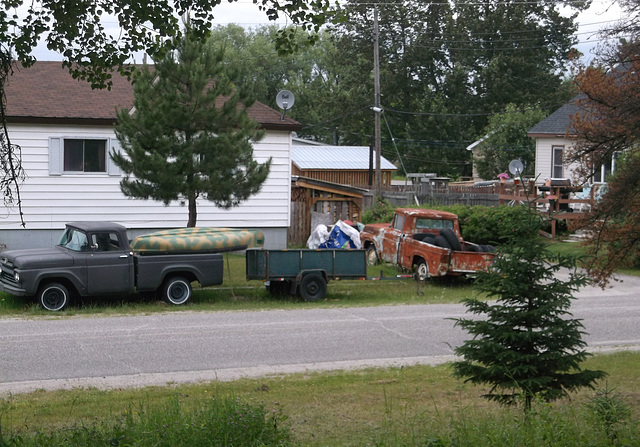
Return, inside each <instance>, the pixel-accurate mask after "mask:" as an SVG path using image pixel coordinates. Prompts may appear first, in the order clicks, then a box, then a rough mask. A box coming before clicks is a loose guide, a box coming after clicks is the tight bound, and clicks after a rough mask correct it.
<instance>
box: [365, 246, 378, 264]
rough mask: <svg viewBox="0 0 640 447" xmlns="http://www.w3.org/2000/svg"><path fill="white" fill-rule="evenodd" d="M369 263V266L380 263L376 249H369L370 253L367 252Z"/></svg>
mask: <svg viewBox="0 0 640 447" xmlns="http://www.w3.org/2000/svg"><path fill="white" fill-rule="evenodd" d="M367 261H368V262H369V265H376V264H377V263H378V254H377V253H376V251H375V249H373V248H370V249H369V251H368V252H367Z"/></svg>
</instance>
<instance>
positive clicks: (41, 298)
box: [38, 282, 69, 312]
mask: <svg viewBox="0 0 640 447" xmlns="http://www.w3.org/2000/svg"><path fill="white" fill-rule="evenodd" d="M38 304H39V305H40V306H41V307H43V308H44V309H46V310H50V311H52V312H56V311H59V310H63V309H64V308H65V307H67V305H68V304H69V291H68V290H67V288H66V287H65V286H63V285H62V284H60V283H57V282H52V283H49V284H45V285H44V286H42V287H40V289H39V290H38Z"/></svg>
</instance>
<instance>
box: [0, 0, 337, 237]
mask: <svg viewBox="0 0 640 447" xmlns="http://www.w3.org/2000/svg"><path fill="white" fill-rule="evenodd" d="M230 1H234V0H230ZM220 3H221V0H153V1H151V2H139V1H137V0H133V1H132V0H117V1H113V0H81V1H56V0H39V1H32V2H25V1H23V0H1V1H0V103H1V104H3V105H4V103H5V100H6V98H5V93H4V85H5V82H6V81H7V78H8V76H9V75H10V74H11V73H12V69H13V67H12V64H13V62H14V58H15V59H17V60H18V61H19V62H21V63H22V64H23V65H25V66H28V65H30V64H32V63H33V62H34V61H35V57H34V56H33V51H34V49H35V47H36V45H38V44H39V42H40V41H41V40H44V41H45V42H46V46H47V48H48V49H49V50H53V51H57V52H59V53H60V54H61V55H62V56H63V61H62V64H63V65H64V66H66V67H67V68H68V69H69V71H70V73H71V74H72V75H73V76H74V77H75V78H80V79H86V80H87V81H89V82H90V83H91V85H92V87H94V88H109V87H110V86H111V78H112V76H113V71H114V68H118V69H119V71H120V72H121V73H122V74H128V75H131V74H132V71H133V67H134V66H133V65H131V64H127V61H130V59H131V57H132V56H133V55H134V54H136V53H137V52H139V51H144V52H146V53H147V54H149V55H151V56H152V57H155V58H158V59H159V58H161V57H162V56H163V54H164V53H165V52H166V51H167V46H166V45H167V44H168V43H170V42H171V39H173V38H177V37H179V36H180V34H181V31H180V22H179V17H180V16H185V15H189V16H190V17H191V27H192V30H191V32H192V33H193V34H194V35H196V36H199V37H206V35H207V34H208V33H209V31H210V29H211V20H212V19H213V18H214V15H215V14H214V10H215V7H216V6H217V5H219V4H220ZM254 3H255V4H256V5H257V7H258V8H259V9H260V10H262V11H264V12H265V13H266V14H267V16H268V18H269V19H271V20H276V19H278V18H279V17H280V16H286V17H288V19H289V20H290V22H291V23H292V25H294V26H296V27H297V28H300V29H302V30H303V31H306V32H312V31H317V30H319V28H320V26H321V25H323V24H324V23H325V21H326V20H328V18H329V17H330V16H331V15H332V9H334V6H332V4H331V0H312V1H307V0H289V1H280V0H255V1H254ZM114 20H115V21H116V22H117V26H116V27H114V28H110V27H109V26H108V23H109V22H110V21H114ZM297 28H294V27H289V28H287V29H284V30H281V31H279V32H277V33H276V35H275V36H274V41H275V42H276V43H277V44H278V45H279V48H280V50H281V51H282V52H287V51H292V50H293V49H295V48H296V47H297V46H298V44H297V42H294V38H295V36H296V29H297ZM305 35H306V36H309V39H308V42H313V40H314V35H313V33H310V34H305ZM0 125H1V128H2V129H1V131H2V132H3V134H2V137H1V138H0V169H1V170H2V172H0V184H1V186H2V192H3V195H4V200H5V205H6V206H12V205H17V206H18V209H19V213H20V217H21V220H22V225H23V226H24V218H23V214H22V204H21V201H20V184H21V181H22V180H23V179H24V172H23V170H22V165H21V153H20V147H19V146H16V145H13V144H11V141H10V136H9V134H8V132H7V129H6V117H5V115H4V107H2V108H1V109H0Z"/></svg>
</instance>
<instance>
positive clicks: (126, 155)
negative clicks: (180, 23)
mask: <svg viewBox="0 0 640 447" xmlns="http://www.w3.org/2000/svg"><path fill="white" fill-rule="evenodd" d="M173 45H174V48H175V50H174V51H173V52H171V53H169V54H167V55H166V56H165V57H164V58H162V59H161V60H160V61H157V63H156V64H155V65H154V66H153V67H148V66H145V67H144V68H143V69H142V70H141V73H140V74H139V76H138V77H137V78H136V79H135V83H134V95H135V98H134V108H133V113H129V110H121V111H119V112H118V125H117V126H116V136H117V137H118V141H119V142H120V144H121V146H122V149H123V153H112V154H111V157H112V159H113V161H114V162H115V163H116V164H117V165H118V166H119V167H120V168H121V169H122V171H123V172H124V173H125V174H126V176H125V178H124V179H123V180H122V181H121V182H120V187H121V190H122V192H123V193H124V194H125V195H127V196H130V197H135V198H140V199H153V200H160V201H162V202H164V203H165V204H167V203H169V202H171V201H172V200H179V199H184V200H186V201H187V202H188V205H189V220H188V223H187V226H189V227H193V226H195V225H196V220H197V209H196V200H197V199H198V198H200V197H201V198H204V199H207V200H209V201H212V202H213V203H215V205H216V206H218V207H221V208H226V209H228V208H231V207H234V206H237V205H239V204H240V203H241V202H242V201H244V200H246V199H247V198H249V197H250V196H251V195H253V194H256V193H257V192H258V191H259V190H260V187H261V186H262V183H263V182H264V181H265V180H266V178H267V175H268V174H269V168H270V164H271V160H268V161H267V162H265V163H258V162H256V161H255V160H254V159H253V147H252V144H251V140H252V139H253V140H254V141H255V140H258V139H259V137H260V136H261V133H260V132H259V131H258V124H257V123H256V122H255V121H253V120H252V119H251V118H250V117H249V116H248V114H247V107H249V106H250V105H251V104H252V102H253V100H252V99H251V98H250V96H249V94H248V92H247V91H246V90H245V89H243V88H242V86H240V85H238V84H234V82H233V79H234V74H233V73H230V72H227V70H226V68H225V65H224V64H223V56H224V53H223V51H221V50H216V49H214V47H213V46H212V45H209V44H207V42H206V41H203V40H201V39H199V38H196V37H195V36H193V35H192V33H190V32H189V26H188V24H187V28H186V30H185V33H184V35H183V36H182V37H180V38H176V39H174V40H173Z"/></svg>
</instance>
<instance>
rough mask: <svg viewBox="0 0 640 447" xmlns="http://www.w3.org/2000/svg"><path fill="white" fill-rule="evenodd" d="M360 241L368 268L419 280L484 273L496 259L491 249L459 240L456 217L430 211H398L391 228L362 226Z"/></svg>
mask: <svg viewBox="0 0 640 447" xmlns="http://www.w3.org/2000/svg"><path fill="white" fill-rule="evenodd" d="M360 240H361V242H362V245H363V247H364V249H365V250H366V252H367V262H368V263H369V265H375V264H376V263H378V261H379V260H382V261H385V262H389V263H392V264H396V265H399V266H401V267H403V268H405V269H407V270H412V271H415V272H416V275H417V277H418V279H420V280H425V279H427V278H429V277H432V276H446V275H451V276H460V275H465V274H469V273H475V272H477V271H480V270H485V269H487V268H489V267H490V266H491V264H492V263H493V261H494V258H495V256H496V254H495V253H494V247H493V246H491V245H480V244H474V243H471V242H466V241H464V240H463V239H462V236H461V235H460V224H459V222H458V216H457V215H455V214H453V213H448V212H445V211H438V210H430V209H414V208H399V209H397V210H396V211H395V214H394V216H393V220H392V221H391V224H369V225H365V227H364V228H363V230H362V231H361V233H360Z"/></svg>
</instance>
